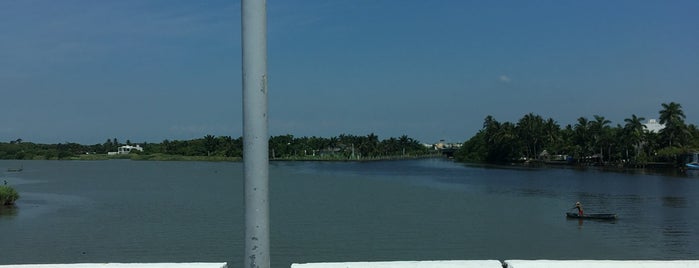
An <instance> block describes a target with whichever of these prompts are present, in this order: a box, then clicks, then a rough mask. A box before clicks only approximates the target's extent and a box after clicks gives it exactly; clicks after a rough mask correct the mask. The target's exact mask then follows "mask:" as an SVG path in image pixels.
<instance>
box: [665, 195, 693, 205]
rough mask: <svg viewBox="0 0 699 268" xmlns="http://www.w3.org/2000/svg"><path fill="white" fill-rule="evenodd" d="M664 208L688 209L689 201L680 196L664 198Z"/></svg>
mask: <svg viewBox="0 0 699 268" xmlns="http://www.w3.org/2000/svg"><path fill="white" fill-rule="evenodd" d="M663 206H664V207H669V208H686V207H687V199H686V198H684V197H680V196H664V197H663Z"/></svg>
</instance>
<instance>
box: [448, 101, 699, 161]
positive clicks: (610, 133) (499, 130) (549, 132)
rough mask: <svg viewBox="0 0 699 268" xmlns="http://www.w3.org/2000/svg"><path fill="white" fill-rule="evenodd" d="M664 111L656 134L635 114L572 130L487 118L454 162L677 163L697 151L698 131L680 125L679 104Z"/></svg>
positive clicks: (598, 119)
mask: <svg viewBox="0 0 699 268" xmlns="http://www.w3.org/2000/svg"><path fill="white" fill-rule="evenodd" d="M662 107H663V109H662V110H661V111H660V112H659V114H660V121H661V123H663V124H665V128H664V129H663V130H662V131H661V132H660V133H653V132H648V131H645V125H643V123H642V121H643V120H645V118H643V117H637V116H636V115H635V114H633V115H631V117H630V118H627V119H625V120H624V122H625V125H624V126H621V125H617V126H616V127H612V126H611V121H610V120H607V119H606V118H605V117H604V116H600V115H594V116H593V120H589V119H588V118H586V117H580V118H578V119H577V121H576V123H575V125H567V126H565V127H564V128H560V126H559V125H558V124H556V122H555V121H554V120H553V119H548V120H544V119H543V118H542V117H541V116H539V115H535V114H532V113H529V114H526V115H524V116H523V117H522V118H521V119H520V120H519V121H518V122H517V124H513V123H510V122H504V123H500V122H498V121H497V120H495V118H493V117H492V116H487V117H486V118H485V120H484V123H483V128H482V129H481V131H479V132H478V133H477V134H476V135H475V136H474V137H472V138H471V139H469V140H468V141H467V142H465V143H464V145H463V146H462V148H461V149H460V150H459V151H457V152H456V153H455V157H456V159H457V160H459V161H466V162H481V161H484V162H491V163H497V162H513V161H519V160H548V156H550V155H566V156H572V157H574V159H575V160H576V161H578V162H580V163H584V164H591V163H594V164H607V163H615V164H618V165H643V164H646V163H648V162H658V161H661V162H671V163H675V164H681V163H680V162H681V161H682V160H681V155H683V154H686V153H688V152H692V151H697V150H699V129H697V126H695V125H691V124H690V125H686V124H685V123H684V119H685V116H684V112H682V109H681V107H682V106H681V105H679V104H677V103H674V102H672V103H670V104H665V103H663V104H662ZM544 151H546V154H544V153H543V152H544Z"/></svg>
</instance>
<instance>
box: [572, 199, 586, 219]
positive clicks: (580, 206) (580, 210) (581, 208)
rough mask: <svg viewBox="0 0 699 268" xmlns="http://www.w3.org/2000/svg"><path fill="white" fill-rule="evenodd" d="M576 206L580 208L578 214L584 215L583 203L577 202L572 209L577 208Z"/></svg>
mask: <svg viewBox="0 0 699 268" xmlns="http://www.w3.org/2000/svg"><path fill="white" fill-rule="evenodd" d="M576 208H577V209H578V216H582V215H583V214H584V213H583V207H582V204H580V202H575V207H573V208H571V209H576Z"/></svg>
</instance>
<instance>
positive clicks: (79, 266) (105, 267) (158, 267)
mask: <svg viewBox="0 0 699 268" xmlns="http://www.w3.org/2000/svg"><path fill="white" fill-rule="evenodd" d="M0 268H226V263H225V262H186V263H72V264H13V265H0Z"/></svg>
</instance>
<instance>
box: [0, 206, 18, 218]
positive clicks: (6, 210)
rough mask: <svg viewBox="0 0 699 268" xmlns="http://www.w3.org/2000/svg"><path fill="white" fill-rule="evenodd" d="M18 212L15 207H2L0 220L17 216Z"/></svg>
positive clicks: (0, 207) (0, 208)
mask: <svg viewBox="0 0 699 268" xmlns="http://www.w3.org/2000/svg"><path fill="white" fill-rule="evenodd" d="M17 211H18V210H17V207H15V206H0V220H3V218H11V217H13V216H16V215H17Z"/></svg>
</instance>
